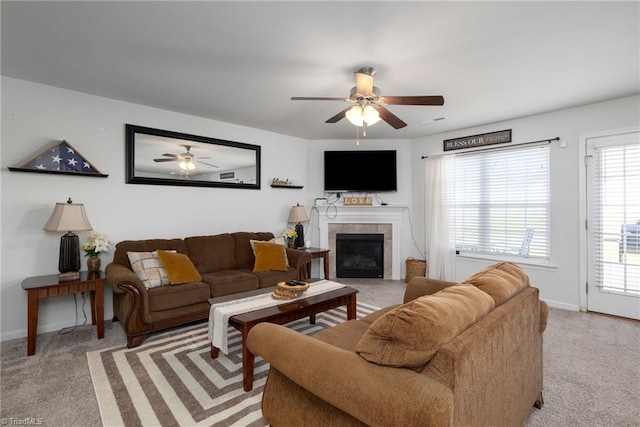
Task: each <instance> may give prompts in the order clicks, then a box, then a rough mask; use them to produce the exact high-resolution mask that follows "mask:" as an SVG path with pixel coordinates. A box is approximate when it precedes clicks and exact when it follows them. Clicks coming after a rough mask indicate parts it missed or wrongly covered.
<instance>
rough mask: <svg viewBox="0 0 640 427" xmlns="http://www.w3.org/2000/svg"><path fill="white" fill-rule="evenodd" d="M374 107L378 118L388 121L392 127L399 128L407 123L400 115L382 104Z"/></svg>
mask: <svg viewBox="0 0 640 427" xmlns="http://www.w3.org/2000/svg"><path fill="white" fill-rule="evenodd" d="M374 108H375V109H376V110H378V113H380V118H381V119H382V120H384V121H385V122H387V123H389V124H390V125H391V126H392V127H393V128H394V129H401V128H403V127H405V126H406V125H407V124H406V123H405V122H403V121H402V120H401V119H400V117H398V116H396V115H395V114H393V113H392V112H391V111H389V110H387V109H386V108H384V107H383V106H382V105H376V106H375V107H374Z"/></svg>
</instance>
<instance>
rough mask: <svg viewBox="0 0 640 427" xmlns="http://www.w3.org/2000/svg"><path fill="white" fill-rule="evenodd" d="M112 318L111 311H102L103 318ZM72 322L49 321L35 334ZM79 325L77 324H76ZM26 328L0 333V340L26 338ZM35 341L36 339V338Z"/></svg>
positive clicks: (64, 326) (70, 324) (89, 319)
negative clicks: (49, 322)
mask: <svg viewBox="0 0 640 427" xmlns="http://www.w3.org/2000/svg"><path fill="white" fill-rule="evenodd" d="M111 319H113V311H111V312H109V313H104V320H105V321H107V320H111ZM87 324H89V325H90V324H91V316H89V318H88V321H87ZM74 325H75V324H74V322H59V323H51V324H48V325H39V326H38V332H37V335H41V334H46V333H48V332H57V331H59V330H61V329H64V328H70V327H73V326H74ZM78 326H79V325H78ZM26 336H27V330H26V329H18V330H16V331H9V332H5V333H0V342H4V341H9V340H14V339H18V338H26ZM36 341H37V339H36Z"/></svg>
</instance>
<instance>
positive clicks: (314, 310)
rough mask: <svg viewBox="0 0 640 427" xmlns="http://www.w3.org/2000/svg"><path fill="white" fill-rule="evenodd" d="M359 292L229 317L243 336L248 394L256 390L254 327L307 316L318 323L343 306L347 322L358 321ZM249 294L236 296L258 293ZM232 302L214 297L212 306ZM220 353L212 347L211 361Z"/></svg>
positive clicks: (337, 292) (343, 291)
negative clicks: (252, 349)
mask: <svg viewBox="0 0 640 427" xmlns="http://www.w3.org/2000/svg"><path fill="white" fill-rule="evenodd" d="M273 289H275V288H269V289H264V290H261V292H264V293H266V292H271V291H273ZM357 293H358V290H357V289H353V288H350V287H348V286H345V287H344V288H340V289H336V290H333V291H328V292H325V293H322V294H318V295H312V296H310V297H308V298H301V299H296V300H293V301H283V302H282V304H280V305H276V306H273V307H268V308H263V309H260V310H254V311H250V312H248V313H243V314H236V315H235V316H231V317H230V318H229V325H231V326H233V327H234V328H236V329H237V330H239V331H240V332H241V333H242V379H243V384H244V391H251V390H252V389H253V367H254V355H253V353H251V352H250V351H249V349H248V348H247V336H248V335H249V331H250V330H251V328H253V327H254V326H255V325H257V324H258V323H262V322H269V323H275V324H278V325H283V324H285V323H289V322H293V321H294V320H299V319H302V318H305V317H309V318H310V321H311V323H312V324H314V323H315V316H316V314H318V313H322V312H323V311H327V310H331V309H333V308H337V307H341V306H343V305H346V306H347V319H348V320H350V319H355V318H356V294H357ZM246 294H247V295H245V294H236V295H234V296H233V297H234V299H241V298H243V297H246V296H252V295H255V294H256V293H255V292H248V293H246ZM228 300H229V298H228V297H227V298H225V297H221V298H211V299H210V300H209V302H210V303H211V304H216V303H218V302H224V301H228ZM218 354H219V349H218V348H217V347H214V346H213V345H211V358H212V359H215V358H216V357H218Z"/></svg>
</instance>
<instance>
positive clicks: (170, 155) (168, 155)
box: [163, 153, 178, 157]
mask: <svg viewBox="0 0 640 427" xmlns="http://www.w3.org/2000/svg"><path fill="white" fill-rule="evenodd" d="M163 156H166V157H178V155H177V154H169V153H164V154H163Z"/></svg>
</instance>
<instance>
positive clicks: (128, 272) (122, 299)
mask: <svg viewBox="0 0 640 427" xmlns="http://www.w3.org/2000/svg"><path fill="white" fill-rule="evenodd" d="M273 237H274V236H273V234H272V233H268V232H267V233H249V232H236V233H224V234H218V235H212V236H193V237H187V238H185V239H150V240H126V241H122V242H120V243H118V244H117V245H116V248H115V252H114V256H113V261H112V262H111V263H110V264H109V265H107V267H106V269H105V272H106V280H107V282H108V283H109V284H110V285H111V288H112V289H113V313H114V315H115V317H116V318H117V319H119V320H120V322H121V324H122V326H123V328H124V330H125V332H126V333H127V346H128V347H130V348H131V347H136V346H138V345H140V344H141V343H142V342H143V341H144V340H145V338H146V337H147V336H148V335H149V334H150V333H151V332H155V331H159V330H162V329H166V328H170V327H174V326H177V325H181V324H185V323H189V322H193V321H196V320H202V319H207V318H208V316H209V303H208V299H209V298H212V297H218V296H223V295H229V294H234V293H238V292H244V291H249V290H253V289H258V288H265V287H269V286H275V285H276V284H277V283H278V282H281V281H286V280H291V279H298V280H300V279H302V278H303V277H302V276H303V274H304V272H305V271H306V265H307V263H308V262H310V261H311V257H310V255H309V254H308V253H306V252H304V251H300V250H295V249H290V248H287V249H286V253H287V258H288V261H289V266H288V268H287V271H261V272H257V273H254V272H253V267H254V262H255V257H254V254H253V250H252V248H251V245H250V240H259V241H268V240H270V239H271V238H273ZM158 250H164V251H176V252H177V253H180V254H185V255H187V256H188V257H189V259H190V260H191V262H192V263H193V265H194V266H195V267H196V269H197V270H198V272H199V273H200V275H201V277H202V280H201V281H196V282H190V283H183V284H179V285H173V286H159V287H153V288H150V289H147V288H146V287H145V285H144V284H143V282H142V280H140V278H139V277H138V276H137V275H136V273H135V272H134V271H133V270H132V267H131V263H130V261H129V257H128V255H127V254H128V252H153V251H158Z"/></svg>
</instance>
